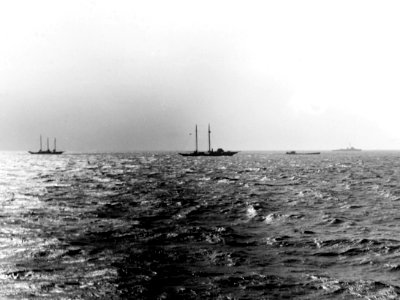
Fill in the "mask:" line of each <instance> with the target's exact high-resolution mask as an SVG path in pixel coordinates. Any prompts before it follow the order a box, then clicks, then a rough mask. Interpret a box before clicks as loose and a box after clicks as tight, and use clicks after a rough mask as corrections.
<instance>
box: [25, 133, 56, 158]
mask: <svg viewBox="0 0 400 300" xmlns="http://www.w3.org/2000/svg"><path fill="white" fill-rule="evenodd" d="M56 145H57V141H56V139H54V149H53V150H50V147H49V138H47V150H42V136H40V150H39V151H37V152H35V151H28V152H29V153H30V154H52V155H57V154H62V153H63V152H64V151H57V147H56Z"/></svg>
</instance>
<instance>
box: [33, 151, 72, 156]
mask: <svg viewBox="0 0 400 300" xmlns="http://www.w3.org/2000/svg"><path fill="white" fill-rule="evenodd" d="M28 152H29V153H30V154H40V155H60V154H63V153H64V151H38V152H33V151H28Z"/></svg>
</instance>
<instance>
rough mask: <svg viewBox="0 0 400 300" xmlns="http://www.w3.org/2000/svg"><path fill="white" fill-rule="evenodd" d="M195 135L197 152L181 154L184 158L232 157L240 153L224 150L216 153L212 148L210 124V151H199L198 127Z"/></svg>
mask: <svg viewBox="0 0 400 300" xmlns="http://www.w3.org/2000/svg"><path fill="white" fill-rule="evenodd" d="M195 135H196V150H195V151H194V152H190V153H179V154H180V155H182V156H232V155H235V154H236V153H238V151H225V150H223V149H222V148H218V149H217V151H214V150H213V149H212V148H211V129H210V124H208V151H206V152H201V151H198V137H197V125H196V127H195Z"/></svg>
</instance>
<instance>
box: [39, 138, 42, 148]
mask: <svg viewBox="0 0 400 300" xmlns="http://www.w3.org/2000/svg"><path fill="white" fill-rule="evenodd" d="M39 151H42V135H40V150H39Z"/></svg>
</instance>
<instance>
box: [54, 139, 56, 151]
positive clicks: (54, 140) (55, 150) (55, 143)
mask: <svg viewBox="0 0 400 300" xmlns="http://www.w3.org/2000/svg"><path fill="white" fill-rule="evenodd" d="M54 152H56V138H54Z"/></svg>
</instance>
